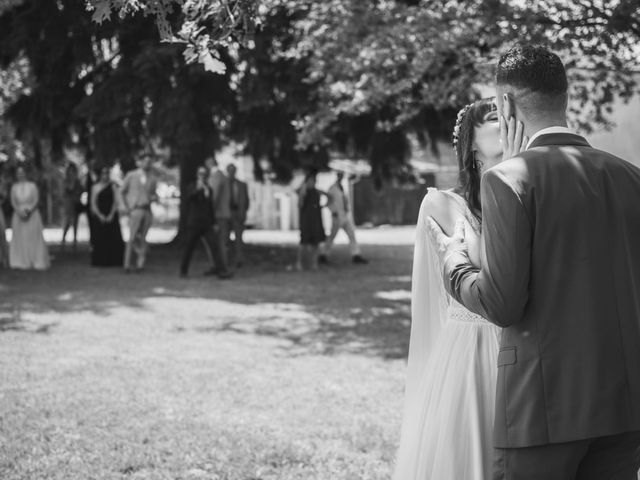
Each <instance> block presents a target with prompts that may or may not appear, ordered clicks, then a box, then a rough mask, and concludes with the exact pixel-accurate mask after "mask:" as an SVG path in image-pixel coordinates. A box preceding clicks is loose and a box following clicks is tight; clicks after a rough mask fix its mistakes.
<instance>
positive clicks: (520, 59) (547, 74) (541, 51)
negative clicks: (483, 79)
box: [496, 45, 568, 111]
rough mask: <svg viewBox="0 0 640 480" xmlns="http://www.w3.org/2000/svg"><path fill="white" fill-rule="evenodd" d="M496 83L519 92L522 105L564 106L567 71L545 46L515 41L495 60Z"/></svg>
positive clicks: (547, 108) (533, 107) (536, 107)
mask: <svg viewBox="0 0 640 480" xmlns="http://www.w3.org/2000/svg"><path fill="white" fill-rule="evenodd" d="M496 83H497V84H498V85H500V86H505V87H511V88H512V89H513V90H514V91H515V92H516V93H518V94H519V95H518V96H519V97H520V99H521V107H523V108H524V109H527V110H538V111H550V110H560V109H566V101H567V89H568V82H567V73H566V71H565V69H564V65H563V64H562V60H560V57H558V55H556V54H555V53H553V52H551V51H550V50H548V49H547V48H545V47H542V46H539V45H516V46H514V47H512V48H511V49H509V50H508V51H507V52H506V53H504V54H503V55H502V56H501V57H500V60H499V61H498V67H497V69H496ZM522 103H523V104H522Z"/></svg>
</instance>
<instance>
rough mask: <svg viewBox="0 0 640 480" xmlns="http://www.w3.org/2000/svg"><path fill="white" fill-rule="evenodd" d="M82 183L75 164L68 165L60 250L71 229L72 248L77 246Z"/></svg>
mask: <svg viewBox="0 0 640 480" xmlns="http://www.w3.org/2000/svg"><path fill="white" fill-rule="evenodd" d="M82 190H83V188H82V183H81V182H80V179H79V178H78V167H77V166H76V164H75V163H69V165H68V166H67V169H66V171H65V177H64V181H63V192H62V207H63V210H62V215H63V227H62V248H64V246H65V242H66V239H67V232H68V231H69V229H70V228H72V227H73V248H74V249H75V248H76V247H77V245H78V217H79V216H80V212H81V211H82V203H81V202H80V197H81V196H82Z"/></svg>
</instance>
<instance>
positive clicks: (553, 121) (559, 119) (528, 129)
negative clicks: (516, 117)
mask: <svg viewBox="0 0 640 480" xmlns="http://www.w3.org/2000/svg"><path fill="white" fill-rule="evenodd" d="M523 123H524V134H525V135H526V136H527V137H529V138H531V137H532V136H533V135H535V134H536V133H537V132H539V131H540V130H543V129H545V128H549V127H566V126H567V117H566V115H564V114H562V115H554V116H548V117H545V118H538V119H525V121H524V122H523Z"/></svg>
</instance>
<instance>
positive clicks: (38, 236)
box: [9, 166, 50, 270]
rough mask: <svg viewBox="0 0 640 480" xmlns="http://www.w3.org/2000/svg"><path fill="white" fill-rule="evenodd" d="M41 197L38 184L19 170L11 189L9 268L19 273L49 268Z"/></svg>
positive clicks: (22, 170) (23, 170)
mask: <svg viewBox="0 0 640 480" xmlns="http://www.w3.org/2000/svg"><path fill="white" fill-rule="evenodd" d="M39 200H40V196H39V193H38V187H37V186H36V184H35V183H33V182H30V181H29V180H28V179H27V173H26V171H25V169H24V167H22V166H19V167H18V168H17V169H16V182H15V183H14V184H13V186H12V187H11V205H12V206H13V217H12V219H11V228H12V236H11V244H10V245H9V265H10V266H11V268H15V269H20V270H28V269H35V270H46V269H48V268H49V265H50V262H49V250H48V249H47V244H46V243H45V241H44V229H43V226H42V218H41V216H40V211H39V210H38V202H39Z"/></svg>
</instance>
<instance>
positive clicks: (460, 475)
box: [393, 99, 527, 480]
mask: <svg viewBox="0 0 640 480" xmlns="http://www.w3.org/2000/svg"><path fill="white" fill-rule="evenodd" d="M514 121H515V120H514ZM512 126H513V125H512ZM518 127H519V126H518ZM511 132H515V133H511ZM505 140H506V143H507V145H506V148H505V149H504V150H505V151H504V152H503V149H502V145H501V140H500V129H499V124H498V115H497V112H496V109H495V106H494V104H493V99H484V100H479V101H477V102H475V103H472V104H470V105H468V106H466V107H465V108H463V109H462V110H461V111H460V113H458V118H457V121H456V127H455V130H454V136H453V143H454V148H455V152H456V156H457V158H458V166H459V169H460V171H459V176H458V180H459V181H458V187H457V188H456V189H454V190H447V191H445V190H436V189H429V191H428V193H427V195H426V196H425V198H424V200H423V202H422V206H421V207H420V214H419V218H418V225H417V231H416V244H415V251H414V259H413V282H412V305H411V307H412V308H411V310H412V311H411V315H412V323H411V340H410V344H409V359H408V368H407V380H406V388H405V402H404V413H403V422H402V433H401V439H400V448H399V450H398V455H397V462H396V468H395V472H394V476H393V478H394V480H486V479H489V478H491V470H492V461H493V440H492V430H493V411H494V399H495V388H496V375H497V356H498V341H499V329H498V327H496V326H494V325H492V324H490V323H489V322H487V321H486V320H484V319H483V318H482V317H480V316H478V315H475V314H473V313H471V312H470V311H468V310H466V309H465V308H464V307H463V306H462V305H460V304H458V303H457V302H456V301H455V300H453V299H452V298H451V297H450V296H449V295H448V294H447V293H446V291H445V289H444V284H443V280H442V278H441V274H440V272H441V271H442V269H441V268H440V266H439V265H438V257H437V255H436V252H435V251H434V250H433V249H432V246H431V244H430V242H429V240H428V236H427V228H426V223H425V222H426V219H427V218H428V217H430V216H431V217H433V218H434V219H435V220H436V221H437V222H438V223H439V224H440V226H441V227H442V228H443V230H444V231H445V232H447V234H449V235H450V234H451V233H452V231H453V229H454V226H455V225H456V223H457V222H458V221H459V220H464V222H465V228H466V232H467V238H468V243H469V256H470V258H471V260H472V262H473V263H474V264H475V265H479V264H480V255H481V245H480V229H481V220H482V217H481V214H482V208H481V204H480V177H481V175H482V172H483V171H484V170H485V169H487V168H491V167H492V166H493V165H495V164H497V163H498V162H499V161H500V160H501V159H503V158H510V157H511V156H513V155H514V154H516V153H517V152H519V151H520V150H521V148H522V147H523V146H524V145H526V143H527V139H526V137H525V138H522V129H521V128H518V129H513V128H512V129H511V130H510V135H509V138H506V139H505ZM470 232H474V233H475V235H470Z"/></svg>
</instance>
